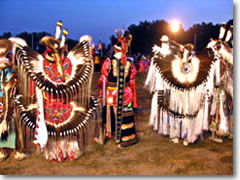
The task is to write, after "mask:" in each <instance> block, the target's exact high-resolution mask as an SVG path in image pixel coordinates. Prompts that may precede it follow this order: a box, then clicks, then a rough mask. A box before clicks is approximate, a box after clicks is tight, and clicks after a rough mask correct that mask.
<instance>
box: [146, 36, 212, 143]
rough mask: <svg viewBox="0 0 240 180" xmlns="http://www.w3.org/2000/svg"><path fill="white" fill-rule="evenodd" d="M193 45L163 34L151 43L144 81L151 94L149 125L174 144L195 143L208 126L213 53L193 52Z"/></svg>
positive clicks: (205, 51)
mask: <svg viewBox="0 0 240 180" xmlns="http://www.w3.org/2000/svg"><path fill="white" fill-rule="evenodd" d="M193 50H194V46H193V45H192V44H186V45H181V44H178V43H177V42H175V41H172V40H169V38H168V37H167V36H165V35H164V36H162V38H161V46H157V45H154V47H153V53H154V56H153V58H152V62H151V67H150V69H149V72H148V76H147V79H146V82H145V85H146V87H148V89H149V90H150V92H151V93H153V98H152V108H151V116H150V125H153V126H154V130H155V131H157V132H158V133H160V134H163V135H169V136H170V138H171V140H172V141H173V142H174V143H178V142H179V140H180V139H182V140H183V144H184V145H188V144H189V143H194V142H195V141H196V140H197V139H198V137H199V136H200V135H202V134H203V131H204V130H208V128H209V120H208V119H209V117H208V115H209V111H208V109H209V99H210V97H211V94H212V93H213V92H212V89H213V87H214V84H215V82H214V72H215V71H214V69H215V68H214V66H215V61H216V60H215V59H214V53H213V51H212V50H211V49H208V48H205V49H204V50H202V51H201V52H199V53H198V54H195V53H194V51H193Z"/></svg>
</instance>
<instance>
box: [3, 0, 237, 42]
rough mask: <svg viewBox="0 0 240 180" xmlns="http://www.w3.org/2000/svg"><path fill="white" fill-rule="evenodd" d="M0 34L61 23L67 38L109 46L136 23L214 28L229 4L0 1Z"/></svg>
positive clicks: (210, 0)
mask: <svg viewBox="0 0 240 180" xmlns="http://www.w3.org/2000/svg"><path fill="white" fill-rule="evenodd" d="M0 9H1V10H0V34H2V33H3V32H11V33H13V35H16V34H17V33H20V32H24V31H27V32H42V31H46V32H49V33H51V34H52V35H54V34H55V27H56V22H57V21H58V20H62V21H63V28H66V29H68V30H69V37H70V38H72V39H75V40H79V38H80V36H81V35H84V34H89V35H91V36H92V37H93V40H94V41H95V42H97V41H98V40H99V38H101V39H102V41H104V42H105V43H109V36H110V35H112V34H114V29H120V28H122V27H125V28H127V27H128V26H129V25H131V24H136V25H137V24H139V21H144V20H148V21H152V20H165V21H167V22H170V21H171V20H173V19H178V20H179V21H180V22H181V24H182V25H183V28H184V29H185V30H187V29H188V28H189V27H191V26H192V25H193V24H197V23H202V22H203V21H204V22H206V23H208V22H213V24H218V23H221V22H227V21H228V20H229V19H232V18H233V1H232V0H84V1H83V0H0Z"/></svg>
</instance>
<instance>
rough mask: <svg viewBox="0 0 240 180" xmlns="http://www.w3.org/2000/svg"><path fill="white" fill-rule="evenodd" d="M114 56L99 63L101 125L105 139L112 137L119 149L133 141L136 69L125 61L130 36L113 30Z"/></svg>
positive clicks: (128, 59)
mask: <svg viewBox="0 0 240 180" xmlns="http://www.w3.org/2000/svg"><path fill="white" fill-rule="evenodd" d="M115 33H116V34H117V43H116V44H115V45H114V55H113V57H112V58H111V59H109V58H107V59H106V60H105V62H104V63H103V66H102V69H101V73H102V76H101V77H100V79H99V86H100V97H101V98H102V99H103V123H104V130H105V136H106V138H111V137H113V136H114V137H115V140H116V142H117V143H119V146H120V147H125V146H129V145H132V144H134V143H136V142H137V136H136V130H135V122H134V111H133V108H136V107H137V98H136V85H135V77H136V68H135V66H134V64H133V61H132V60H131V59H130V58H128V56H127V52H128V46H129V45H130V43H131V40H132V36H131V34H127V33H124V31H123V30H122V34H121V33H120V32H119V31H118V30H116V31H115Z"/></svg>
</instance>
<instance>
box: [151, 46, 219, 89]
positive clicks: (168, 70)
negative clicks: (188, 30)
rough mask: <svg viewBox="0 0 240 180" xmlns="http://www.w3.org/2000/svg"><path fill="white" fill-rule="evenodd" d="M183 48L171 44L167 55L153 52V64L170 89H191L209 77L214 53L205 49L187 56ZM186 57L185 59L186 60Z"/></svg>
mask: <svg viewBox="0 0 240 180" xmlns="http://www.w3.org/2000/svg"><path fill="white" fill-rule="evenodd" d="M182 48H183V46H181V45H180V46H177V45H175V44H171V45H170V46H169V50H170V51H169V52H170V53H168V54H167V55H163V54H162V53H160V52H156V51H155V55H154V57H153V62H154V63H155V65H156V67H157V69H158V70H159V72H160V74H161V76H162V78H163V79H164V80H165V81H166V82H167V83H168V84H169V85H170V86H172V87H175V88H176V89H180V90H184V89H191V88H194V87H197V86H199V85H200V84H202V83H203V82H206V81H207V79H208V77H209V72H210V69H211V65H212V64H213V62H214V61H215V60H214V53H213V51H212V50H211V49H207V48H205V49H204V50H202V51H201V52H200V53H198V54H197V55H194V56H192V55H190V56H187V53H185V52H188V51H187V49H186V48H183V49H182ZM186 57H187V58H186Z"/></svg>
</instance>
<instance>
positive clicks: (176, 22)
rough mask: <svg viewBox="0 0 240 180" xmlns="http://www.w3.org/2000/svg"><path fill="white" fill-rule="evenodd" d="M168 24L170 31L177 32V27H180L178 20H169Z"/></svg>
mask: <svg viewBox="0 0 240 180" xmlns="http://www.w3.org/2000/svg"><path fill="white" fill-rule="evenodd" d="M170 26H171V31H172V32H178V30H179V27H180V23H179V21H178V20H174V21H172V22H171V24H170Z"/></svg>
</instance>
